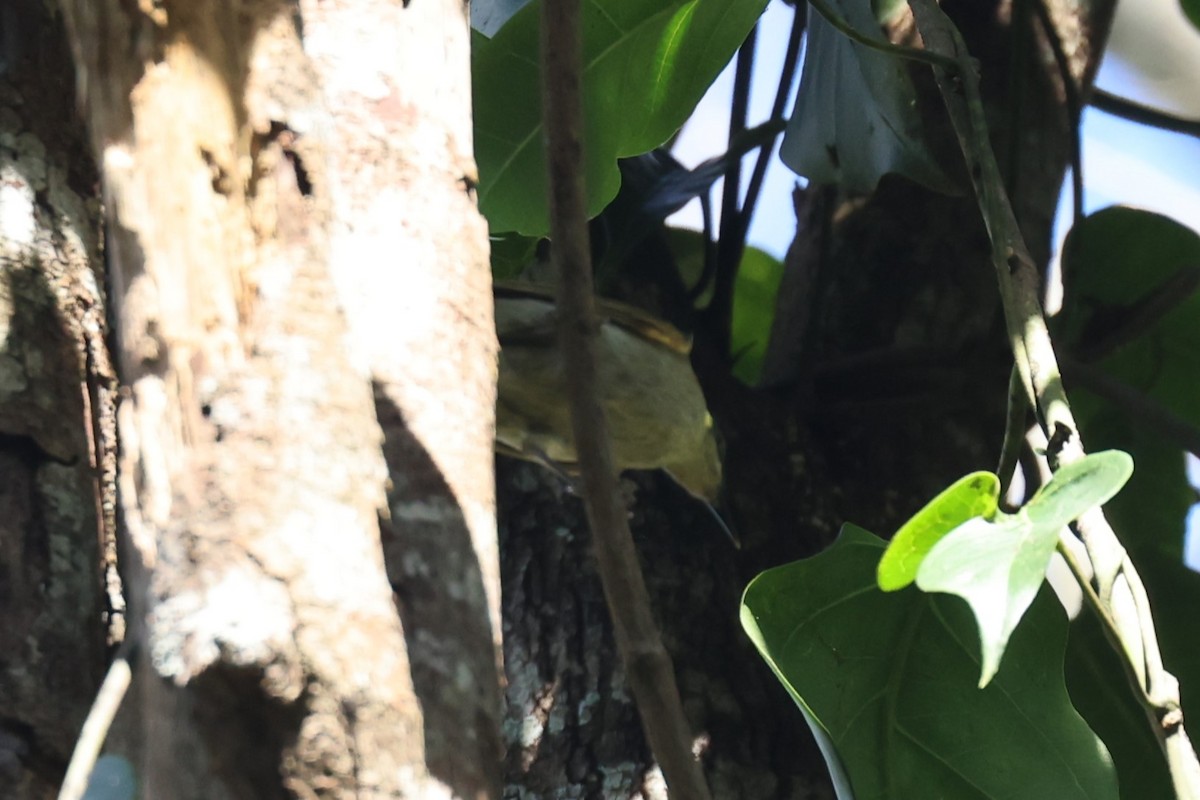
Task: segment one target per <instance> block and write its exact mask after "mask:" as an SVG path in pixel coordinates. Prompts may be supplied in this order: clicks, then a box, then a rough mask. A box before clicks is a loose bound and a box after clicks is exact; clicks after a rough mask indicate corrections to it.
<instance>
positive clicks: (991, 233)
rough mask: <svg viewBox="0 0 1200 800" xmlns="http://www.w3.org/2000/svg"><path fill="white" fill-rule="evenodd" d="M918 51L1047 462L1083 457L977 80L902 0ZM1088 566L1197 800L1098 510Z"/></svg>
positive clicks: (930, 18)
mask: <svg viewBox="0 0 1200 800" xmlns="http://www.w3.org/2000/svg"><path fill="white" fill-rule="evenodd" d="M909 5H910V6H911V7H912V10H913V16H914V18H915V20H916V23H917V28H918V30H919V31H920V33H921V38H922V40H923V41H924V43H925V46H926V47H927V48H929V49H930V50H931V51H933V52H936V53H939V54H941V55H943V56H945V57H946V58H950V59H952V60H953V61H955V62H956V63H955V65H954V66H953V67H950V68H947V67H943V66H940V65H939V66H935V67H934V79H935V81H936V82H937V85H938V89H939V91H940V93H941V95H942V99H943V101H944V102H945V105H946V110H947V112H948V113H949V117H950V121H951V123H952V124H953V126H954V129H955V132H956V134H957V135H958V139H959V145H960V147H961V148H962V151H963V156H964V158H965V160H966V163H967V167H968V173H969V174H970V175H971V178H972V181H973V183H974V186H975V194H976V197H977V200H978V202H979V208H980V212H981V214H982V216H983V220H984V224H985V227H986V228H987V232H988V237H989V239H990V240H991V243H992V261H993V263H994V265H995V268H996V274H997V277H998V279H999V283H1000V296H1001V300H1002V302H1003V305H1004V313H1005V320H1006V324H1007V326H1008V331H1009V338H1010V343H1011V345H1012V349H1013V355H1014V360H1015V362H1016V366H1017V368H1018V370H1019V372H1020V374H1021V381H1022V384H1023V385H1024V387H1025V391H1026V394H1027V396H1028V398H1029V403H1030V405H1031V406H1032V407H1033V408H1034V409H1036V410H1037V413H1038V417H1039V422H1040V423H1041V426H1042V428H1043V430H1044V431H1045V432H1046V436H1047V457H1048V460H1049V462H1050V464H1051V466H1052V467H1055V468H1057V467H1060V466H1062V465H1065V464H1069V463H1072V462H1074V461H1077V460H1079V459H1081V458H1083V456H1084V449H1083V442H1082V440H1081V437H1080V435H1079V429H1078V426H1077V425H1076V424H1075V419H1074V416H1073V414H1072V413H1071V407H1070V404H1069V403H1068V402H1067V396H1066V392H1065V391H1064V389H1063V385H1062V379H1061V376H1060V374H1059V368H1058V363H1057V358H1056V355H1055V351H1054V347H1053V344H1052V342H1051V340H1050V333H1049V330H1048V328H1047V325H1046V319H1045V315H1044V314H1043V312H1042V308H1041V302H1040V300H1039V282H1040V276H1039V271H1038V269H1037V266H1036V264H1035V262H1034V261H1033V258H1032V256H1030V254H1029V250H1028V248H1027V247H1026V245H1025V241H1024V237H1023V236H1022V234H1021V231H1020V227H1019V226H1018V225H1017V220H1016V216H1015V214H1014V213H1013V209H1012V205H1011V204H1010V202H1009V199H1008V196H1007V195H1006V193H1005V191H1004V181H1003V178H1002V176H1001V173H1000V168H999V165H998V164H997V163H996V156H995V153H994V152H993V151H992V148H991V144H990V139H989V136H988V128H987V122H986V119H985V117H984V111H983V100H982V98H981V96H980V91H979V75H978V73H977V70H976V67H975V64H974V62H973V61H972V60H971V58H970V56H969V54H968V51H967V47H966V44H965V43H964V42H963V40H962V36H961V35H960V34H959V32H958V29H957V28H955V27H954V24H953V23H952V22H951V21H950V19H949V18H948V17H946V15H945V14H944V13H943V12H942V10H941V9H940V8H939V7H938V5H937V4H936V2H935V1H934V0H909ZM1076 529H1077V530H1078V531H1079V538H1080V539H1081V540H1082V542H1083V545H1084V548H1085V549H1086V551H1087V556H1088V559H1089V561H1090V562H1091V568H1092V578H1091V579H1085V582H1086V585H1087V587H1088V588H1091V589H1093V591H1094V592H1095V595H1096V597H1097V599H1098V602H1099V605H1100V606H1102V607H1103V608H1104V609H1105V611H1106V614H1107V615H1106V616H1103V617H1101V619H1102V620H1103V621H1107V620H1111V622H1112V624H1113V630H1114V632H1115V635H1116V638H1117V641H1119V642H1120V644H1121V646H1120V647H1119V648H1118V652H1119V653H1120V654H1121V656H1122V657H1123V658H1124V659H1126V660H1127V661H1128V663H1129V666H1130V667H1131V669H1132V674H1133V676H1134V679H1133V684H1134V686H1133V688H1134V691H1135V693H1136V694H1137V695H1138V696H1139V697H1143V698H1145V699H1146V700H1147V701H1148V702H1149V703H1150V704H1151V706H1152V708H1153V716H1152V720H1153V722H1154V732H1155V735H1156V736H1157V738H1158V739H1159V741H1160V743H1161V744H1162V746H1163V752H1164V755H1165V756H1166V759H1167V764H1168V768H1169V770H1170V773H1171V778H1172V781H1173V783H1174V785H1175V791H1176V793H1177V794H1178V796H1179V797H1180V798H1183V799H1184V800H1197V799H1198V798H1200V761H1197V759H1196V754H1195V751H1194V750H1193V749H1192V747H1191V745H1190V742H1189V740H1188V737H1187V732H1186V731H1185V729H1184V726H1183V715H1182V711H1181V709H1180V704H1179V686H1178V681H1176V679H1175V677H1174V676H1173V675H1171V674H1170V673H1169V672H1167V671H1166V669H1164V668H1163V665H1162V657H1161V655H1160V653H1159V646H1158V640H1157V636H1156V634H1155V631H1154V619H1153V616H1152V614H1151V610H1150V606H1149V601H1148V600H1147V598H1146V594H1145V589H1144V587H1143V586H1142V581H1141V578H1140V577H1139V576H1138V574H1137V570H1136V569H1135V568H1134V566H1133V563H1132V562H1131V561H1130V560H1129V556H1128V554H1127V553H1126V552H1125V549H1124V548H1123V547H1122V546H1121V543H1120V541H1119V540H1118V539H1117V537H1116V534H1115V533H1114V532H1113V530H1112V527H1111V526H1110V525H1109V524H1108V522H1107V520H1106V519H1105V518H1104V514H1103V512H1102V511H1101V510H1100V509H1099V508H1096V509H1092V510H1091V511H1088V512H1087V513H1086V514H1084V515H1083V516H1082V517H1080V519H1079V520H1078V521H1077V522H1076Z"/></svg>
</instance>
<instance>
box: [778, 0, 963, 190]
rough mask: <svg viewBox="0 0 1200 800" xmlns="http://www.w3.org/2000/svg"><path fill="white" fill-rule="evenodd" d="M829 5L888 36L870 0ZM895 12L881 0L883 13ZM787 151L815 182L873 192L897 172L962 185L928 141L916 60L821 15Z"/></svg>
mask: <svg viewBox="0 0 1200 800" xmlns="http://www.w3.org/2000/svg"><path fill="white" fill-rule="evenodd" d="M829 5H830V7H831V8H832V10H833V11H835V12H836V13H837V14H839V15H841V17H842V19H844V20H846V21H847V22H849V23H850V25H851V26H853V27H854V28H855V29H856V30H857V31H859V32H861V33H864V34H867V35H875V36H876V37H878V38H879V39H881V40H882V39H883V36H882V34H881V33H880V30H879V25H878V23H877V22H876V20H875V16H874V15H873V14H872V10H871V6H870V5H869V4H868V3H866V2H864V0H829ZM890 10H894V8H892V6H891V4H887V3H884V4H881V8H880V11H881V13H888V12H889V11H890ZM779 156H780V158H782V159H783V162H784V163H785V164H787V165H788V166H789V167H791V168H792V169H793V170H795V171H796V172H797V173H798V174H800V175H803V176H804V177H806V178H808V179H809V180H810V181H813V182H814V183H818V184H828V183H837V184H840V185H842V186H844V187H846V188H848V189H850V190H851V191H854V192H860V193H866V192H870V191H871V190H872V189H874V188H875V184H876V183H878V182H879V179H880V178H881V177H882V176H883V175H884V174H886V173H889V172H895V173H898V174H901V175H904V176H905V177H908V178H910V179H912V180H914V181H917V182H918V183H922V184H924V185H926V186H928V187H930V188H932V189H937V190H939V191H947V192H949V191H953V190H954V189H955V187H954V185H953V183H952V182H951V181H950V179H949V178H947V177H946V175H945V173H944V172H943V171H942V169H941V167H940V166H939V164H938V162H937V159H936V157H935V155H934V152H933V150H932V148H931V147H930V146H929V144H928V143H927V142H926V140H925V135H924V132H923V126H922V122H921V116H920V114H919V113H918V110H917V91H916V88H915V87H914V85H913V82H912V79H911V78H910V77H909V73H908V65H907V64H905V63H904V62H903V61H901V60H900V59H898V58H896V57H894V56H890V55H886V54H884V53H880V52H879V51H877V50H871V49H869V48H867V47H864V46H863V45H860V44H856V43H855V42H852V41H850V40H849V39H847V38H846V37H845V36H843V35H842V34H841V33H839V32H838V31H837V29H835V28H834V27H833V26H832V25H831V24H830V23H829V22H828V21H827V20H826V19H825V18H824V17H823V16H821V15H820V14H819V13H811V14H810V15H809V20H808V45H807V47H806V48H805V53H804V69H803V71H802V72H801V78H800V92H799V94H798V95H797V96H796V109H795V111H794V112H793V113H792V117H791V120H790V122H789V123H788V129H787V134H786V135H785V136H784V139H783V144H782V145H781V147H780V150H779Z"/></svg>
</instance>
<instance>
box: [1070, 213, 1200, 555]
mask: <svg viewBox="0 0 1200 800" xmlns="http://www.w3.org/2000/svg"><path fill="white" fill-rule="evenodd" d="M1197 271H1200V234H1197V233H1196V232H1195V231H1193V230H1191V229H1190V228H1188V227H1186V226H1184V225H1181V224H1180V223H1178V222H1176V221H1174V220H1172V219H1170V218H1168V217H1165V216H1162V215H1160V214H1154V213H1151V212H1148V211H1142V210H1139V209H1134V208H1124V207H1119V206H1115V207H1111V208H1106V209H1104V210H1102V211H1099V212H1096V213H1094V214H1092V215H1090V216H1088V217H1087V218H1086V219H1085V220H1084V221H1083V222H1082V223H1081V224H1080V225H1078V226H1077V227H1076V228H1075V229H1074V230H1072V232H1071V236H1070V239H1069V242H1068V246H1067V248H1066V249H1065V252H1064V259H1063V272H1064V276H1065V290H1066V297H1065V303H1064V308H1063V312H1062V314H1061V315H1060V316H1061V318H1062V320H1061V321H1060V322H1059V328H1060V332H1061V335H1062V338H1063V340H1064V341H1065V342H1066V345H1067V350H1068V352H1069V353H1071V354H1073V355H1074V357H1075V358H1076V360H1079V361H1084V362H1086V363H1085V365H1084V366H1085V368H1086V369H1088V370H1089V371H1090V372H1091V373H1093V374H1098V375H1099V377H1100V378H1102V379H1105V380H1107V381H1109V382H1115V384H1116V385H1117V386H1119V387H1123V388H1125V389H1127V390H1133V391H1134V392H1135V393H1140V394H1142V395H1145V396H1146V397H1148V398H1150V399H1151V400H1152V401H1153V402H1154V403H1155V404H1157V406H1159V407H1161V408H1162V409H1166V410H1167V411H1169V412H1170V413H1171V414H1174V415H1176V416H1177V417H1178V418H1180V419H1182V420H1184V421H1185V422H1187V423H1189V424H1191V425H1192V426H1194V427H1200V403H1198V402H1197V398H1200V293H1198V292H1197V291H1196V285H1197V283H1198V282H1200V281H1197ZM1069 366H1070V364H1069V363H1068V367H1069ZM1086 377H1087V376H1086V374H1081V373H1079V372H1077V373H1076V375H1075V376H1073V375H1072V373H1071V370H1070V369H1068V370H1067V375H1066V379H1067V388H1068V389H1069V390H1070V391H1071V400H1072V404H1073V405H1074V406H1075V410H1076V414H1077V416H1078V417H1079V424H1080V428H1081V429H1082V431H1083V434H1084V439H1085V441H1087V442H1088V444H1089V446H1091V447H1093V448H1095V447H1106V448H1119V449H1121V450H1126V451H1128V452H1130V453H1132V454H1133V456H1134V459H1135V460H1136V461H1137V463H1138V474H1137V476H1136V477H1135V478H1134V480H1133V483H1132V485H1131V487H1130V491H1129V492H1125V493H1123V494H1122V496H1121V497H1119V498H1118V499H1117V500H1116V501H1115V502H1114V503H1113V505H1112V508H1111V509H1110V510H1111V511H1112V513H1113V516H1114V522H1115V523H1116V525H1117V527H1118V531H1119V533H1120V534H1121V536H1122V538H1123V541H1124V542H1125V544H1126V546H1131V547H1140V546H1142V545H1143V544H1153V545H1154V546H1155V547H1157V548H1159V549H1160V550H1162V551H1163V552H1166V553H1170V554H1180V553H1181V552H1182V542H1183V530H1184V519H1185V516H1186V514H1187V510H1188V507H1189V506H1190V504H1191V502H1192V498H1193V497H1194V495H1193V494H1192V492H1191V490H1190V488H1189V486H1188V482H1187V475H1186V472H1185V468H1184V459H1183V449H1182V446H1181V444H1180V442H1179V440H1178V437H1177V436H1175V435H1173V434H1172V433H1170V432H1167V431H1165V430H1164V429H1163V428H1162V427H1161V426H1159V425H1157V424H1156V423H1155V422H1154V419H1155V415H1154V414H1153V413H1150V412H1148V411H1147V410H1146V409H1144V408H1139V407H1137V406H1131V405H1129V404H1127V403H1122V402H1117V401H1116V400H1115V399H1114V397H1115V395H1114V394H1113V393H1112V392H1111V391H1109V392H1104V391H1089V390H1088V389H1086V388H1084V386H1087V385H1092V386H1096V383H1095V379H1094V378H1093V380H1092V381H1090V382H1089V381H1087V380H1085V378H1086Z"/></svg>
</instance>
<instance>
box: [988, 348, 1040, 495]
mask: <svg viewBox="0 0 1200 800" xmlns="http://www.w3.org/2000/svg"><path fill="white" fill-rule="evenodd" d="M1028 416H1029V402H1028V401H1027V400H1026V399H1025V389H1024V388H1023V387H1022V386H1021V373H1020V371H1019V370H1018V369H1017V368H1016V367H1015V366H1014V367H1013V370H1012V375H1010V376H1009V379H1008V414H1007V415H1006V416H1005V419H1004V443H1003V444H1002V445H1001V446H1000V464H999V466H997V467H996V475H997V476H998V477H999V478H1000V496H1001V497H1007V496H1008V487H1009V485H1010V484H1011V483H1012V479H1013V474H1014V473H1015V472H1016V471H1017V461H1018V460H1019V459H1020V457H1021V448H1023V447H1024V446H1025V430H1026V428H1027V426H1026V418H1027V417H1028ZM1029 477H1030V479H1032V476H1029Z"/></svg>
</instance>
